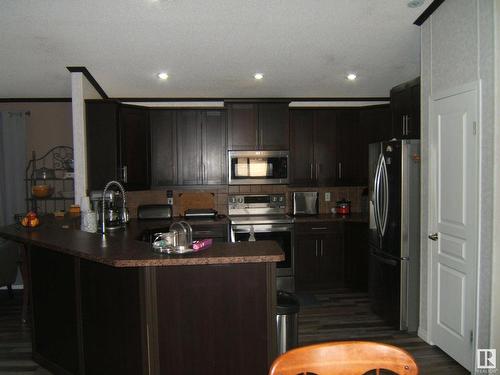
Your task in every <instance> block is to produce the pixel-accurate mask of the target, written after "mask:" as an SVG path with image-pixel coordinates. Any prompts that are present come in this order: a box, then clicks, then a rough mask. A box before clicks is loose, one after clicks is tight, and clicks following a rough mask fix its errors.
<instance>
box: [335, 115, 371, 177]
mask: <svg viewBox="0 0 500 375" xmlns="http://www.w3.org/2000/svg"><path fill="white" fill-rule="evenodd" d="M359 112H360V111H359V109H358V108H353V109H341V110H338V111H337V124H336V125H335V129H336V134H335V148H334V149H335V162H336V165H335V168H336V169H337V170H336V181H335V184H336V185H339V186H342V185H344V186H350V185H358V184H361V183H362V180H363V177H364V176H363V174H364V173H365V172H366V168H363V167H364V166H362V164H364V161H365V160H364V158H363V156H364V154H365V153H366V154H368V144H367V143H368V142H367V140H366V139H367V137H366V134H364V132H363V131H362V129H361V126H360V121H359V116H360V113H359ZM366 164H368V161H366Z"/></svg>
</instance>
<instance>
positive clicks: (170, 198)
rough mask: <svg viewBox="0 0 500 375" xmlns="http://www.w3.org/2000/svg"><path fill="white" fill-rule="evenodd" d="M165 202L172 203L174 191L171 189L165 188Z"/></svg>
mask: <svg viewBox="0 0 500 375" xmlns="http://www.w3.org/2000/svg"><path fill="white" fill-rule="evenodd" d="M167 204H169V205H171V206H173V205H174V192H173V191H172V190H167Z"/></svg>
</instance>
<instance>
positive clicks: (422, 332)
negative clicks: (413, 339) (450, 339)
mask: <svg viewBox="0 0 500 375" xmlns="http://www.w3.org/2000/svg"><path fill="white" fill-rule="evenodd" d="M417 335H418V337H420V338H421V339H422V340H424V341H425V342H426V343H427V344H430V345H432V344H431V343H430V341H429V334H428V333H427V331H426V330H425V329H422V328H419V329H418V331H417Z"/></svg>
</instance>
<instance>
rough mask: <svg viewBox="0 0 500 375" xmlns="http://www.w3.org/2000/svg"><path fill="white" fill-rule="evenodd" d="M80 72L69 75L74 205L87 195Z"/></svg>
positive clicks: (81, 75)
mask: <svg viewBox="0 0 500 375" xmlns="http://www.w3.org/2000/svg"><path fill="white" fill-rule="evenodd" d="M84 79H85V77H84V76H83V74H82V73H80V72H75V73H71V99H72V111H73V150H74V151H73V152H74V164H75V204H80V201H81V199H82V197H83V196H85V195H87V155H86V142H85V99H84V96H83V80H84Z"/></svg>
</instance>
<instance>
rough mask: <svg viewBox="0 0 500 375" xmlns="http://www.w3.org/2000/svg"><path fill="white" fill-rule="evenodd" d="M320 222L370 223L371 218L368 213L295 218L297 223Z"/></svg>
mask: <svg viewBox="0 0 500 375" xmlns="http://www.w3.org/2000/svg"><path fill="white" fill-rule="evenodd" d="M318 221H340V222H345V223H368V222H369V216H368V214H366V213H360V212H353V213H351V214H350V215H339V214H319V215H313V216H295V217H294V222H295V223H310V222H318Z"/></svg>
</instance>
